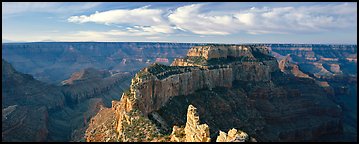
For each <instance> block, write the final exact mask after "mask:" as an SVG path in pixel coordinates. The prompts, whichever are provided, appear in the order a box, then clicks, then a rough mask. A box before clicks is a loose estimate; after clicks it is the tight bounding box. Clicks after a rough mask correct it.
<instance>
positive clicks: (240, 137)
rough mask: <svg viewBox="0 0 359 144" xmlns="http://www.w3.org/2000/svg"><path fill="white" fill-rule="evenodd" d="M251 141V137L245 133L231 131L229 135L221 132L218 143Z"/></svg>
mask: <svg viewBox="0 0 359 144" xmlns="http://www.w3.org/2000/svg"><path fill="white" fill-rule="evenodd" d="M246 141H249V136H248V134H247V133H245V132H243V131H238V130H236V129H231V130H229V131H228V135H227V134H226V133H225V132H222V131H219V136H218V137H217V140H216V142H246Z"/></svg>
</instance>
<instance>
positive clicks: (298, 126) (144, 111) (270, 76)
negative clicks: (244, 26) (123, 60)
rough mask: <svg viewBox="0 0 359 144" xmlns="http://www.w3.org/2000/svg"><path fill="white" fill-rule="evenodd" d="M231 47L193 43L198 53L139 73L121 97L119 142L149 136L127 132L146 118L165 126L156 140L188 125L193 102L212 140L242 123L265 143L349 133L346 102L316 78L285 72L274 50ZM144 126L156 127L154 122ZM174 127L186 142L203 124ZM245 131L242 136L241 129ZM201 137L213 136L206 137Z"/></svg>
mask: <svg viewBox="0 0 359 144" xmlns="http://www.w3.org/2000/svg"><path fill="white" fill-rule="evenodd" d="M225 47H227V48H225ZM229 47H230V45H227V46H221V45H209V46H207V47H197V48H193V49H191V50H190V52H189V55H191V56H187V57H185V58H183V59H176V60H175V61H174V62H173V63H172V66H165V65H159V64H154V65H151V66H149V67H147V68H145V69H143V70H141V71H140V72H139V73H137V74H136V76H135V77H134V78H133V79H132V84H131V86H130V90H129V91H128V92H126V93H124V94H123V95H122V98H121V100H120V102H119V103H117V102H115V103H113V107H115V111H116V112H115V113H116V115H117V117H118V120H117V124H116V125H114V126H113V127H114V128H115V129H116V132H117V134H118V135H119V139H118V140H120V141H136V140H137V141H146V140H144V138H148V137H147V136H140V137H139V138H136V137H134V136H133V134H131V133H130V132H128V131H127V130H126V128H128V127H131V128H133V127H135V125H136V124H135V123H134V122H133V121H136V119H142V118H143V119H145V121H147V120H148V119H150V120H151V121H147V122H148V123H154V124H155V125H156V128H158V130H155V131H152V132H153V133H156V135H157V136H156V138H154V139H157V140H158V139H161V134H163V133H167V134H168V132H166V131H168V130H169V129H171V128H168V127H171V126H173V125H185V124H186V126H187V123H188V120H184V119H185V118H186V114H185V113H186V112H185V111H184V110H185V109H187V108H185V107H186V106H188V105H190V104H195V105H196V107H197V108H198V113H199V114H200V115H201V119H202V120H203V122H205V123H206V124H207V125H208V126H209V131H210V133H209V136H210V138H211V139H212V140H215V139H216V137H215V136H216V135H218V134H219V133H218V132H219V130H224V131H229V130H230V129H232V128H234V127H235V128H239V129H241V130H244V131H246V132H247V133H248V135H253V136H254V137H256V139H257V138H258V139H257V140H258V141H309V140H314V139H316V138H318V137H319V136H322V135H327V134H338V133H340V132H341V130H342V123H341V120H340V114H341V108H340V107H338V106H337V105H335V104H334V103H333V102H332V101H330V100H329V99H328V98H327V97H326V94H325V92H324V90H323V89H322V88H321V87H319V86H318V85H317V84H315V81H313V80H312V79H308V78H298V77H292V76H288V75H286V74H284V73H282V72H280V69H279V68H278V63H277V61H276V59H274V58H273V57H271V56H269V55H267V50H266V48H265V47H255V46H242V49H243V48H244V47H245V48H247V51H243V53H242V54H235V55H230V54H229V53H228V50H229V49H231V48H229ZM239 48H240V47H239V46H238V49H239ZM226 49H227V54H226V52H225V51H226ZM206 50H207V52H206ZM222 50H223V52H222ZM220 51H221V52H220ZM202 116H203V117H202ZM194 119H196V116H194ZM190 121H191V120H190ZM192 122H193V121H192ZM142 125H144V124H142ZM149 125H153V124H149ZM188 125H190V124H188ZM192 127H193V126H192ZM197 128H198V127H197ZM200 129H201V130H199V131H197V132H196V133H195V134H194V133H192V134H193V135H196V134H198V133H201V136H203V135H204V136H206V137H207V136H208V134H207V132H206V131H207V130H206V128H205V126H202V127H201V128H200ZM142 131H147V132H148V131H150V128H147V127H145V128H143V129H142ZM161 131H162V132H161ZM174 131H175V132H173V131H172V132H173V135H177V136H178V135H180V136H178V137H177V136H175V137H171V138H172V139H173V140H174V141H186V140H189V139H187V138H186V137H185V135H187V134H189V135H191V132H193V131H196V130H192V131H189V129H188V128H187V129H186V128H179V127H174ZM158 132H159V133H160V134H158ZM181 133H182V134H181ZM236 133H237V132H233V130H232V131H230V134H228V135H226V136H224V135H223V133H222V136H221V137H222V138H220V140H221V141H224V140H227V138H228V137H229V138H228V140H229V141H232V140H233V137H237V136H236ZM147 134H149V133H147ZM147 134H145V135H147ZM237 134H238V135H239V137H238V139H240V137H241V134H240V133H237ZM193 135H192V136H193ZM181 136H182V137H181ZM242 136H243V134H242ZM179 137H180V138H179ZM171 138H168V137H162V140H165V141H166V140H170V139H171ZM181 138H182V139H181ZM192 138H193V137H192ZM235 139H236V138H234V140H235ZM238 139H237V140H238ZM191 140H194V139H191ZM196 140H198V141H207V139H204V137H202V138H201V137H200V138H198V139H196Z"/></svg>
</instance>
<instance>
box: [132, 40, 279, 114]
mask: <svg viewBox="0 0 359 144" xmlns="http://www.w3.org/2000/svg"><path fill="white" fill-rule="evenodd" d="M225 48H227V49H228V50H226V49H225ZM231 48H233V49H234V50H232V51H233V52H228V53H227V52H223V51H231ZM241 49H245V50H243V51H242V50H241ZM205 51H209V52H205ZM220 51H221V52H220ZM196 52H197V54H196ZM207 53H208V54H210V56H209V57H207V58H209V59H211V60H209V61H207V62H209V63H207V64H208V65H199V66H198V64H196V61H192V60H191V57H192V56H193V55H196V56H197V55H198V56H199V57H205V56H203V55H204V54H207ZM216 53H220V54H216ZM222 53H224V54H222ZM233 53H235V55H233ZM267 53H268V50H267V49H266V48H262V47H260V48H258V47H246V46H220V47H212V46H204V47H193V48H191V50H190V51H189V53H188V58H186V59H182V60H181V59H177V60H176V61H175V62H173V63H172V65H171V66H165V65H161V64H156V63H155V64H153V65H151V66H149V67H147V68H144V69H142V70H141V71H140V72H139V73H137V74H136V76H135V77H134V78H133V79H132V84H131V86H130V89H131V92H132V94H133V95H134V97H135V98H136V99H137V101H138V102H139V103H140V104H139V109H140V110H141V112H143V113H144V115H147V114H148V113H150V112H152V111H154V110H158V109H159V108H160V107H161V106H163V105H164V104H165V103H166V102H167V101H168V100H169V99H170V98H171V97H173V96H178V95H189V94H192V93H194V92H195V91H197V90H200V89H212V88H214V87H227V88H230V87H232V82H233V81H235V80H240V81H255V82H268V81H270V79H271V75H270V73H271V72H274V71H278V70H279V69H278V63H277V62H276V60H275V59H274V58H273V57H270V56H268V55H266V54H267ZM214 55H221V56H220V57H217V56H214ZM224 57H226V58H225V59H223V60H222V59H219V58H224ZM227 57H229V58H227ZM178 61H182V62H185V64H184V63H181V62H178ZM191 64H193V65H196V66H190V67H188V65H191ZM186 65H187V66H186Z"/></svg>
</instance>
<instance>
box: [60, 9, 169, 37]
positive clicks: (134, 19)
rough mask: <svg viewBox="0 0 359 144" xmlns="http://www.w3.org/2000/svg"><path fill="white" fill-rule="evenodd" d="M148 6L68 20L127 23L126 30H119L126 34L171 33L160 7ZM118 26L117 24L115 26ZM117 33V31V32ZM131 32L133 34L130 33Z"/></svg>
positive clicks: (69, 19) (75, 17) (75, 21)
mask: <svg viewBox="0 0 359 144" xmlns="http://www.w3.org/2000/svg"><path fill="white" fill-rule="evenodd" d="M148 7H149V6H145V7H141V8H136V9H120V10H109V11H104V12H97V11H96V13H94V14H91V15H89V16H86V15H81V16H71V17H70V18H68V19H67V20H68V22H72V23H88V22H93V23H99V24H105V25H118V24H128V25H130V26H129V27H127V29H126V30H121V31H119V32H120V33H122V32H124V33H126V34H128V35H155V34H166V33H173V32H174V31H173V30H174V28H172V27H171V26H170V25H169V24H168V22H166V20H165V19H164V18H163V16H162V15H163V11H162V10H160V9H149V8H148ZM117 27H118V26H117ZM117 33H118V32H117ZM132 33H133V34H132Z"/></svg>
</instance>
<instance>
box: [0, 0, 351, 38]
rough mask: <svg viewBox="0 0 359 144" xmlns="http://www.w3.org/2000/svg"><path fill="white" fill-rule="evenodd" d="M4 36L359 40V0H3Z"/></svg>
mask: <svg viewBox="0 0 359 144" xmlns="http://www.w3.org/2000/svg"><path fill="white" fill-rule="evenodd" d="M2 39H3V41H22V42H24V41H26V42H33V41H119V42H122V41H153V42H210V43H334V44H357V3H328V2H326V3H324V2H320V3H314V2H310V3H308V2H307V3H293V2H273V3H267V2H260V3H250V2H225V3H218V2H137V3H134V2H133V3H132V2H131V3H124V2H106V3H94V2H89V3H79V2H76V3H69V2H64V3H54V2H51V3H39V2H37V3H34V2H32V3H24V2H19V3H14V2H13V3H4V2H3V3H2Z"/></svg>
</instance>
